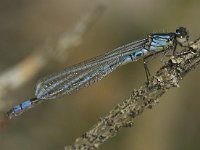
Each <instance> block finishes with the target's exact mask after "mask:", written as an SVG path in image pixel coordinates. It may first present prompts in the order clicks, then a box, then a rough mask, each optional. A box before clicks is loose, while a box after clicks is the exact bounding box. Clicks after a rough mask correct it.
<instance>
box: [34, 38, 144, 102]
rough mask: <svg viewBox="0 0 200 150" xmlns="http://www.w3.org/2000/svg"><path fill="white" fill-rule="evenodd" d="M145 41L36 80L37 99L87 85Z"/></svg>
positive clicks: (125, 46)
mask: <svg viewBox="0 0 200 150" xmlns="http://www.w3.org/2000/svg"><path fill="white" fill-rule="evenodd" d="M146 42H147V39H143V40H139V41H135V42H132V43H129V44H127V45H124V46H122V47H119V48H116V49H114V50H112V51H110V52H107V53H105V54H103V55H101V56H97V57H95V58H92V59H90V60H87V61H84V62H81V63H79V64H76V65H73V66H71V67H68V68H66V69H65V70H64V71H62V72H58V73H55V74H52V75H50V76H47V77H45V78H43V79H41V80H40V81H39V82H38V84H37V86H36V93H35V95H36V97H37V98H38V99H53V98H56V97H59V96H61V95H64V94H71V93H72V92H75V91H77V90H79V89H81V88H83V87H87V86H89V85H91V84H93V83H95V82H96V81H98V80H101V79H102V78H103V77H105V76H106V75H107V74H109V73H110V72H112V71H113V70H114V69H116V68H117V67H118V66H120V65H121V64H123V62H124V60H125V58H126V56H128V55H130V54H132V53H133V52H134V51H136V50H139V49H141V48H142V47H143V46H144V44H145V43H146Z"/></svg>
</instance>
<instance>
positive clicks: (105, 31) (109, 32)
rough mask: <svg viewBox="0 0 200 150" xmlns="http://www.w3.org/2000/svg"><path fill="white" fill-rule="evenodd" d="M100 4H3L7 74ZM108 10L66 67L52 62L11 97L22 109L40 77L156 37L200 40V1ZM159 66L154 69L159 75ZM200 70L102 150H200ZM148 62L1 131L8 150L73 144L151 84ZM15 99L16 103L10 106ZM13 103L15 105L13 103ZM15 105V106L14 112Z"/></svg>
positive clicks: (0, 54) (166, 0)
mask: <svg viewBox="0 0 200 150" xmlns="http://www.w3.org/2000/svg"><path fill="white" fill-rule="evenodd" d="M94 3H96V1H93V0H84V1H83V0H76V1H74V0H58V1H55V0H46V1H45V0H18V1H15V0H12V1H11V0H7V1H2V0H1V1H0V73H1V72H3V71H5V70H6V69H8V68H10V67H12V66H13V65H15V64H16V63H18V62H20V61H21V60H22V59H24V58H25V57H27V56H28V55H29V54H30V53H31V52H32V51H33V50H34V49H37V48H38V47H40V46H41V45H43V44H44V43H45V42H46V41H48V40H49V41H54V40H56V39H57V38H58V37H59V36H60V34H62V33H63V32H67V31H70V29H72V28H73V25H74V24H75V23H76V22H78V21H79V19H80V17H81V15H82V14H84V12H86V11H87V10H88V9H89V8H90V7H92V6H93V4H94ZM105 6H106V9H105V11H104V12H103V13H102V14H101V16H100V17H99V18H98V19H97V20H96V22H95V23H94V24H93V25H92V26H91V28H90V29H89V30H88V32H87V33H86V34H85V35H84V38H83V41H82V43H81V44H80V45H79V46H76V47H74V48H72V49H70V53H69V55H68V57H67V58H66V60H63V61H58V60H54V59H52V61H51V62H50V63H49V64H48V66H46V67H45V69H43V70H42V71H41V72H40V73H39V74H37V75H36V76H35V77H34V78H33V79H32V80H30V81H29V82H27V83H26V84H24V85H23V86H21V87H20V88H18V89H17V90H15V91H9V97H11V98H12V101H14V99H16V100H18V101H17V102H16V103H18V102H19V101H20V102H22V101H23V100H24V99H27V98H30V97H33V96H34V88H35V84H36V82H37V81H38V79H39V78H40V77H43V76H44V75H46V74H49V73H52V72H55V71H58V70H62V69H63V68H65V67H66V66H69V65H72V64H74V63H77V62H80V61H82V60H85V59H87V58H90V57H93V56H96V55H99V54H102V53H104V52H106V51H107V50H111V49H113V48H115V47H117V46H120V45H122V44H125V43H128V42H131V41H134V40H137V39H141V38H144V37H145V36H146V34H148V33H150V32H160V31H163V30H164V31H175V29H176V27H177V26H186V27H187V28H188V29H189V31H190V34H191V39H195V38H197V37H198V36H199V33H200V29H199V24H200V19H199V18H200V14H199V12H200V1H199V0H190V1H189V0H177V1H175V0H121V1H120V0H109V1H105ZM160 64H161V63H160V62H159V60H157V61H153V62H151V63H150V65H149V66H150V70H151V72H152V74H153V72H154V71H155V70H157V69H158V68H159V66H160ZM199 75H200V71H199V68H197V69H196V70H195V71H192V72H191V73H190V74H189V75H188V76H187V77H186V78H185V79H184V80H183V81H182V82H181V83H180V88H176V89H175V88H174V89H172V90H170V91H169V92H167V94H165V95H164V96H163V97H162V99H161V103H160V104H158V105H157V106H155V107H154V108H153V109H152V110H146V111H145V112H144V113H143V114H142V115H141V116H140V117H138V118H137V121H136V122H135V126H134V127H133V128H127V129H123V130H121V132H120V134H118V135H117V137H115V138H113V139H111V140H109V141H108V142H106V143H105V144H104V145H103V146H102V147H101V148H100V149H102V150H111V149H112V150H133V149H134V150H169V149H170V150H178V149H181V150H186V149H192V150H195V149H196V150H197V149H199V148H200V142H199V139H200V119H199V118H200V117H199V114H200V109H199V106H200V92H199V91H200V90H199V89H200V82H199ZM145 79H146V78H145V73H144V69H143V66H142V63H141V62H137V63H134V64H133V63H132V64H128V65H126V66H123V67H121V68H119V69H118V70H116V71H114V72H113V73H112V74H111V75H109V76H108V77H106V78H105V79H104V80H102V81H101V82H99V83H98V84H95V85H93V86H91V87H89V88H87V89H83V90H81V91H80V92H78V93H75V94H73V95H70V96H65V97H63V98H60V99H57V100H52V101H49V102H46V103H43V104H41V105H39V106H37V107H36V108H34V109H32V110H30V111H28V112H26V113H25V114H24V115H22V116H20V117H18V118H16V119H14V120H11V121H9V122H8V125H7V126H6V128H3V129H1V130H0V149H1V150H36V149H37V150H58V149H63V147H64V146H65V145H70V144H71V143H73V141H74V139H75V138H76V137H78V136H80V135H81V134H82V133H84V132H85V131H87V130H89V128H91V126H92V125H93V124H94V123H95V122H96V121H97V120H98V118H99V117H100V116H104V115H105V114H106V113H107V112H108V111H109V110H110V109H112V108H113V107H114V106H115V105H116V104H117V103H119V102H121V101H122V100H124V99H125V98H127V97H128V96H129V94H130V92H131V91H132V90H133V89H134V88H137V87H139V86H140V85H141V84H142V83H143V82H144V80H145ZM8 100H9V99H8ZM10 100H11V99H10ZM9 107H11V106H8V108H9Z"/></svg>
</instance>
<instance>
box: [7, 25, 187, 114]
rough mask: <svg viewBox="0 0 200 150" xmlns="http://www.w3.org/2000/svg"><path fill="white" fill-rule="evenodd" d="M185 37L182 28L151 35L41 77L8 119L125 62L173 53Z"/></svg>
mask: <svg viewBox="0 0 200 150" xmlns="http://www.w3.org/2000/svg"><path fill="white" fill-rule="evenodd" d="M188 38H189V35H188V32H187V30H186V28H184V27H179V28H177V29H176V32H170V33H151V34H148V35H147V37H146V38H144V39H142V40H138V41H135V42H131V43H129V44H126V45H124V46H121V47H119V48H116V49H114V50H112V51H110V52H107V53H105V54H103V55H100V56H97V57H95V58H92V59H90V60H87V61H84V62H81V63H78V64H76V65H73V66H71V67H68V68H66V69H65V70H63V71H61V72H58V73H54V74H52V75H49V76H47V77H44V78H42V79H41V80H40V81H39V82H38V83H37V85H36V91H35V98H32V99H29V100H26V101H25V102H23V103H21V104H19V105H16V106H14V107H13V108H12V109H10V110H9V111H8V112H7V114H8V117H9V118H12V117H14V116H18V115H19V114H22V113H23V112H25V111H26V110H28V109H30V108H32V107H33V106H35V105H36V104H38V103H40V102H43V101H45V100H48V99H55V98H57V97H60V96H62V95H65V94H71V93H73V92H75V91H78V90H80V89H81V88H84V87H87V86H89V85H91V84H93V83H95V82H96V81H98V80H101V79H102V78H103V77H105V76H106V75H108V74H109V73H111V72H112V71H113V70H115V69H116V68H118V67H119V66H121V65H124V64H126V63H129V62H134V61H137V60H139V59H144V62H145V59H147V58H149V57H151V56H154V55H155V54H160V53H161V54H166V53H168V52H170V51H173V52H175V50H176V46H177V44H179V45H180V46H186V45H187V42H188ZM145 68H146V67H145ZM147 75H148V74H147Z"/></svg>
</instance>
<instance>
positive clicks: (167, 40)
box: [149, 33, 175, 52]
mask: <svg viewBox="0 0 200 150" xmlns="http://www.w3.org/2000/svg"><path fill="white" fill-rule="evenodd" d="M150 38H151V42H150V44H149V51H154V52H159V51H162V50H164V49H165V48H166V47H173V46H174V45H175V34H173V33H171V34H159V33H158V34H151V35H150Z"/></svg>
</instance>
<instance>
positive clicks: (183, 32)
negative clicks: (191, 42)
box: [176, 27, 188, 38]
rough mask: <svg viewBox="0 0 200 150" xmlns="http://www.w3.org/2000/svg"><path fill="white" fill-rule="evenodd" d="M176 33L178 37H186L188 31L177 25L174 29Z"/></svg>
mask: <svg viewBox="0 0 200 150" xmlns="http://www.w3.org/2000/svg"><path fill="white" fill-rule="evenodd" d="M176 35H177V37H179V38H187V37H188V32H187V29H186V28H185V27H179V28H177V29H176Z"/></svg>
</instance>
